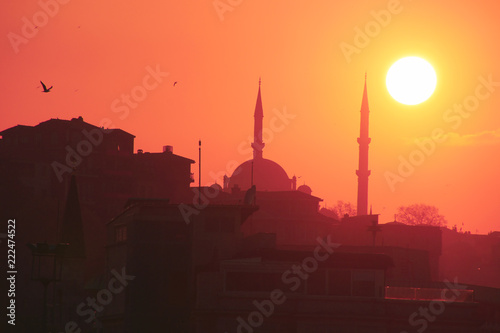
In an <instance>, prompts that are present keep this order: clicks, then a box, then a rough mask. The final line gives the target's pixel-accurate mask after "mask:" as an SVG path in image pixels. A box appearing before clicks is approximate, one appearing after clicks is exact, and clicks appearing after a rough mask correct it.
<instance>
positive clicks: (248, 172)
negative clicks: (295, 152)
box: [229, 158, 292, 191]
mask: <svg viewBox="0 0 500 333" xmlns="http://www.w3.org/2000/svg"><path fill="white" fill-rule="evenodd" d="M252 162H253V184H254V185H255V187H256V188H257V191H290V190H291V189H292V182H291V180H290V178H288V175H287V174H286V172H285V170H284V169H283V168H282V167H281V166H280V165H279V164H278V163H276V162H274V161H271V160H268V159H266V158H256V159H252V160H248V161H246V162H243V163H242V164H240V165H239V166H238V167H237V168H236V169H235V170H234V172H233V174H232V175H231V177H230V178H229V189H231V188H233V187H234V186H235V185H238V187H239V188H240V189H241V190H247V189H249V188H250V187H251V184H252Z"/></svg>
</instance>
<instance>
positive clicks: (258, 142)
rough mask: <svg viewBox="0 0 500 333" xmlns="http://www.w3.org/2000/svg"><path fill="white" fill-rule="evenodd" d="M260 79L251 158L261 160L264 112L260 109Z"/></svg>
mask: <svg viewBox="0 0 500 333" xmlns="http://www.w3.org/2000/svg"><path fill="white" fill-rule="evenodd" d="M260 84H261V79H260V77H259V92H258V94H257V103H256V104H255V112H254V115H253V116H254V127H253V143H252V148H253V158H254V159H262V149H264V146H265V144H264V142H263V141H262V119H263V118H264V110H263V108H262V97H261V96H260Z"/></svg>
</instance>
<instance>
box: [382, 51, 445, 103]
mask: <svg viewBox="0 0 500 333" xmlns="http://www.w3.org/2000/svg"><path fill="white" fill-rule="evenodd" d="M436 83H437V78H436V72H435V71H434V68H433V67H432V66H431V64H429V63H428V62H427V61H425V60H424V59H422V58H418V57H406V58H402V59H399V60H398V61H396V62H395V63H394V64H393V65H392V66H391V68H390V69H389V71H388V72H387V78H386V85H387V90H388V91H389V94H390V95H391V96H392V97H393V98H394V99H395V100H396V101H398V102H399V103H402V104H406V105H415V104H420V103H422V102H424V101H426V100H427V99H428V98H429V97H431V95H432V94H433V92H434V89H436Z"/></svg>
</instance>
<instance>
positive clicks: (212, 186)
mask: <svg viewBox="0 0 500 333" xmlns="http://www.w3.org/2000/svg"><path fill="white" fill-rule="evenodd" d="M210 187H211V188H212V189H214V190H217V192H220V191H222V186H220V185H219V184H217V183H215V184H212V185H210Z"/></svg>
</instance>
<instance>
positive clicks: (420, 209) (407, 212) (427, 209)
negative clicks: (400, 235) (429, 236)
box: [395, 204, 448, 227]
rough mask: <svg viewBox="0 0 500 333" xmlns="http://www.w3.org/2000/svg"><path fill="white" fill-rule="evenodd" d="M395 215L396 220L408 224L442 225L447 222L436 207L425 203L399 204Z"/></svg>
mask: <svg viewBox="0 0 500 333" xmlns="http://www.w3.org/2000/svg"><path fill="white" fill-rule="evenodd" d="M395 217H396V220H397V221H398V222H401V223H405V224H408V225H428V226H437V227H444V226H446V224H447V223H448V221H446V218H445V217H444V216H443V215H440V214H439V209H438V208H437V207H435V206H430V205H426V204H413V205H409V206H400V207H399V208H398V210H397V213H396V216H395Z"/></svg>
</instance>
